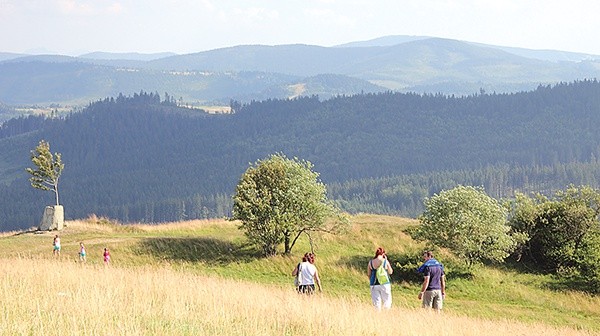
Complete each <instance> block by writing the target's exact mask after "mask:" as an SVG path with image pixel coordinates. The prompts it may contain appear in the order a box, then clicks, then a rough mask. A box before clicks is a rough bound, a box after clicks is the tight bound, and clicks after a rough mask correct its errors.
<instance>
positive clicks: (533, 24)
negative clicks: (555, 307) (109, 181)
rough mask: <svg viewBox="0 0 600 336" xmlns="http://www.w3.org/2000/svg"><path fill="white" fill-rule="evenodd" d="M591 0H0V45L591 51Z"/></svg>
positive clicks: (595, 48) (596, 47) (595, 11)
mask: <svg viewBox="0 0 600 336" xmlns="http://www.w3.org/2000/svg"><path fill="white" fill-rule="evenodd" d="M599 15H600V1H597V0H569V1H563V0H253V1H250V0H0V52H13V53H29V54H39V53H53V54H63V55H71V56H77V55H81V54H84V53H88V52H94V51H104V52H117V53H123V52H138V53H158V52H174V53H177V54H187V53H195V52H200V51H205V50H211V49H217V48H223V47H231V46H236V45H245V44H262V45H280V44H296V43H301V44H311V45H320V46H334V45H339V44H343V43H348V42H354V41H365V40H370V39H374V38H377V37H382V36H389V35H411V36H434V37H442V38H450V39H456V40H462V41H469V42H479V43H486V44H492V45H499V46H509V47H521V48H528V49H548V50H562V51H571V52H580V53H587V54H594V55H600V36H598V33H600V19H599Z"/></svg>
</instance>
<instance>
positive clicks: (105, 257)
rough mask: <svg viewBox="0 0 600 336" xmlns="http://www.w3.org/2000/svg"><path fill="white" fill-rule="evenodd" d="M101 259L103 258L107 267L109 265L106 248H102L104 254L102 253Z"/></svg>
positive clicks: (108, 253) (108, 254)
mask: <svg viewBox="0 0 600 336" xmlns="http://www.w3.org/2000/svg"><path fill="white" fill-rule="evenodd" d="M102 257H103V258H104V265H107V266H108V264H109V263H110V251H109V250H108V247H105V248H104V253H102Z"/></svg>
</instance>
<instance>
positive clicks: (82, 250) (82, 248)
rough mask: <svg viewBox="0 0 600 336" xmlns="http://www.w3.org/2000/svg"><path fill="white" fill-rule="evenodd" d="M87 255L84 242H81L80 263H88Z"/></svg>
mask: <svg viewBox="0 0 600 336" xmlns="http://www.w3.org/2000/svg"><path fill="white" fill-rule="evenodd" d="M86 255H87V254H86V253H85V246H84V245H83V242H79V261H81V262H86V261H87V259H86Z"/></svg>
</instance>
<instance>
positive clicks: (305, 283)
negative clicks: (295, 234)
mask: <svg viewBox="0 0 600 336" xmlns="http://www.w3.org/2000/svg"><path fill="white" fill-rule="evenodd" d="M314 264H315V255H314V253H310V252H307V253H305V254H304V257H303V258H302V262H301V263H300V265H299V266H297V267H296V268H294V270H293V271H292V275H293V276H297V277H298V292H299V293H304V294H308V295H310V294H313V293H314V292H315V283H316V284H317V286H318V287H319V292H321V291H322V287H321V279H319V272H318V270H317V267H316V266H315V265H314Z"/></svg>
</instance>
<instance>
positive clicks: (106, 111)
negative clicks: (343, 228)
mask: <svg viewBox="0 0 600 336" xmlns="http://www.w3.org/2000/svg"><path fill="white" fill-rule="evenodd" d="M599 99H600V83H598V82H596V81H587V82H578V83H572V84H562V85H558V86H556V87H540V88H538V89H537V90H536V91H534V92H528V93H519V94H512V95H488V94H484V95H478V96H470V97H463V98H456V97H446V96H441V95H437V96H421V95H415V94H400V93H386V94H363V95H356V96H352V97H344V96H340V97H337V98H334V99H330V100H327V101H320V100H319V99H317V98H315V97H302V98H298V99H293V100H265V101H260V102H258V101H257V102H253V103H252V104H247V105H243V106H239V107H237V108H236V109H235V110H234V113H232V114H208V113H204V112H202V111H200V112H199V111H198V110H190V109H185V108H179V107H176V106H173V105H172V104H171V105H164V104H163V103H161V102H159V97H158V96H157V95H154V94H143V95H136V96H134V97H131V98H126V97H123V96H120V97H117V98H116V99H114V98H113V99H106V100H104V101H100V102H97V103H95V104H91V105H90V106H89V107H88V108H87V109H86V110H85V111H83V112H82V113H76V114H73V115H71V116H69V117H68V118H66V119H65V120H60V119H53V120H47V122H46V123H45V124H44V125H43V127H42V128H41V129H37V130H32V129H31V128H25V129H26V130H28V131H27V133H23V134H19V133H15V132H9V130H7V132H6V133H7V134H9V135H10V136H8V137H7V138H5V139H1V140H0V153H1V154H0V155H2V159H3V160H2V161H1V162H2V163H1V164H0V172H1V173H2V174H1V175H0V176H2V177H1V178H2V182H3V184H1V185H0V191H1V192H0V200H1V202H0V209H2V211H0V216H2V217H0V226H1V227H2V228H3V229H4V230H8V229H11V228H15V227H21V228H23V227H29V226H32V225H36V224H37V222H38V220H39V216H40V215H39V214H38V213H39V212H41V209H42V208H43V205H44V201H43V197H44V196H49V195H45V194H43V193H42V192H40V191H37V190H33V189H32V188H30V187H29V183H28V182H27V180H26V179H27V176H26V174H25V173H24V169H25V168H26V167H27V166H29V165H30V163H29V162H28V159H29V151H30V150H31V149H33V148H34V147H35V146H36V145H37V143H38V142H39V140H41V139H45V140H47V141H49V142H50V143H51V145H52V150H53V151H57V152H60V153H62V154H63V160H64V162H65V164H66V168H65V172H64V174H63V178H62V180H61V181H62V182H61V191H62V192H61V193H62V195H63V196H62V201H63V204H64V205H65V207H66V209H67V216H68V217H70V218H78V217H84V216H87V215H88V214H90V213H96V214H98V215H102V216H109V217H111V218H118V219H120V220H122V221H126V222H127V221H146V222H160V221H171V220H178V219H184V218H189V219H192V218H206V217H222V216H226V215H228V214H229V210H230V207H231V198H230V195H231V194H232V193H233V190H234V188H235V185H236V183H237V181H238V179H239V177H240V176H241V174H242V173H243V172H244V170H245V169H246V168H247V167H248V164H249V163H250V162H255V161H256V160H258V159H262V158H264V157H266V156H268V155H270V154H272V153H276V152H281V153H284V154H286V155H288V156H289V157H294V156H295V157H299V158H302V159H305V160H309V161H311V162H312V163H313V164H314V165H315V170H316V171H317V172H319V173H320V174H321V178H322V179H323V181H324V182H325V183H326V184H334V183H335V184H337V187H336V188H335V189H336V192H335V193H334V194H333V196H334V199H336V200H338V201H339V202H340V204H341V205H342V206H343V205H344V204H346V203H345V202H346V201H350V200H351V201H352V202H354V204H356V203H357V202H358V203H360V202H361V200H362V202H363V205H364V204H366V203H370V204H371V205H373V206H376V207H378V208H377V210H376V211H378V212H379V211H381V212H384V213H403V214H405V215H417V214H418V213H419V212H418V211H419V210H420V209H421V208H420V204H421V202H422V198H423V197H424V196H428V195H431V194H433V193H435V192H438V191H439V190H441V189H443V188H448V187H452V186H454V185H456V183H463V184H464V183H474V184H476V185H484V186H486V188H490V189H491V191H493V192H494V194H493V195H494V196H496V197H504V196H510V195H511V194H512V192H513V191H514V190H532V191H549V190H553V189H556V188H562V187H563V186H565V185H567V184H569V183H575V184H584V183H585V184H590V185H592V186H598V185H600V181H598V176H600V175H598V174H597V173H596V172H598V171H599V169H600V163H599V161H598V160H597V159H596V158H597V157H599V156H600V153H599V151H598V150H599V148H600V137H599V135H598V132H596V128H597V125H600V119H599V118H600V101H599ZM7 125H8V123H7ZM15 127H16V126H15ZM1 133H3V131H2V129H0V134H1ZM584 163H585V164H588V165H587V166H582V164H584ZM570 164H573V166H566V165H570ZM506 167H509V168H510V169H512V170H511V171H509V170H508V169H507V168H506ZM567 169H568V170H567ZM549 171H550V172H556V174H555V173H550V172H549ZM449 172H450V173H449ZM434 174H437V175H434ZM398 176H409V177H408V178H398V179H393V177H398ZM378 179H387V180H386V181H382V180H378ZM361 181H362V182H361ZM363 182H364V183H363ZM375 194H378V195H379V196H377V197H373V196H374V195H375ZM23 199H26V200H28V202H26V203H24V202H21V201H20V200H23ZM352 209H356V208H354V207H353V206H349V207H347V208H345V210H348V211H352ZM365 210H366V209H365V208H359V209H358V211H365ZM371 210H373V211H375V210H374V208H371ZM355 211H357V210H355Z"/></svg>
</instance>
